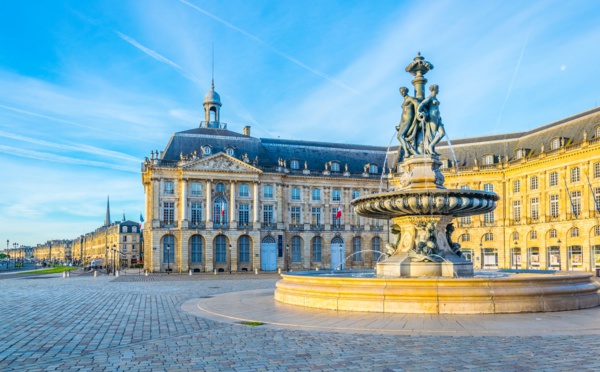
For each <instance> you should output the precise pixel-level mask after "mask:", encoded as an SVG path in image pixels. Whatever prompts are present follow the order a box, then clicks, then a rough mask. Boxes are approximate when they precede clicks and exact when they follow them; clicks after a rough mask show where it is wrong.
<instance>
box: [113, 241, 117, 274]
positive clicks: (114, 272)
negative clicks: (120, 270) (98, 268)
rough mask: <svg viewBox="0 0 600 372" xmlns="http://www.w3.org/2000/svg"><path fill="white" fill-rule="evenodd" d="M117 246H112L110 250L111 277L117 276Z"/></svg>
mask: <svg viewBox="0 0 600 372" xmlns="http://www.w3.org/2000/svg"><path fill="white" fill-rule="evenodd" d="M116 247H117V246H116V245H114V244H113V247H112V250H113V263H112V264H113V275H117V263H116V262H115V255H116V252H117V248H116Z"/></svg>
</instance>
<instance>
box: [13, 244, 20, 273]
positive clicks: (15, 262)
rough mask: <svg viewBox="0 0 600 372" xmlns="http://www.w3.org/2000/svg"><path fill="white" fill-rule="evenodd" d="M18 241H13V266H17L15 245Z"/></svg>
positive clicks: (16, 245)
mask: <svg viewBox="0 0 600 372" xmlns="http://www.w3.org/2000/svg"><path fill="white" fill-rule="evenodd" d="M18 246H19V243H13V267H14V268H15V269H16V268H17V247H18Z"/></svg>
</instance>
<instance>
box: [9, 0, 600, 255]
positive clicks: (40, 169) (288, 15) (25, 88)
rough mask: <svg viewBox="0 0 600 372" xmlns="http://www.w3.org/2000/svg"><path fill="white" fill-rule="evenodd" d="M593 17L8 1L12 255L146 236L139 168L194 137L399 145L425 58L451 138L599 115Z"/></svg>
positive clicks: (499, 8) (191, 1) (546, 3)
mask: <svg viewBox="0 0 600 372" xmlns="http://www.w3.org/2000/svg"><path fill="white" fill-rule="evenodd" d="M599 45H600V6H598V2H597V1H595V0H590V1H578V0H574V1H570V2H565V1H552V0H542V1H505V0H504V1H479V2H475V1H466V0H462V1H427V2H424V1H384V0H378V1H369V0H363V1H360V0H354V1H352V0H339V1H334V0H304V1H281V0H279V1H275V0H269V1H267V0H253V1H246V0H240V1H237V0H235V1H229V0H220V1H212V0H209V1H201V0H130V1H121V0H102V1H100V0H97V1H77V0H72V1H69V0H61V1H58V0H47V1H33V2H30V1H27V2H26V1H21V0H4V1H1V2H0V248H5V246H4V244H5V242H6V240H8V241H9V245H10V246H11V247H12V244H14V243H18V244H24V245H33V246H35V245H36V244H38V243H43V242H45V241H47V240H49V239H74V238H76V237H77V236H79V235H81V234H83V233H86V232H90V231H92V230H94V229H96V228H97V227H100V226H101V225H102V224H103V222H104V217H105V210H106V199H107V197H108V196H110V204H111V217H112V220H121V218H122V215H123V214H125V216H126V218H127V219H131V220H134V221H138V220H139V217H140V212H141V211H143V210H144V207H143V206H144V189H143V186H142V183H141V174H140V169H141V162H142V161H143V159H144V157H146V156H149V154H150V151H152V150H163V149H164V148H165V146H166V144H167V142H168V140H169V138H170V136H171V134H172V133H174V132H178V131H183V130H188V129H192V128H195V127H197V126H198V125H199V123H200V121H201V120H203V118H204V111H203V107H202V101H203V97H204V94H205V93H206V92H207V91H208V90H210V84H211V78H212V76H213V68H212V57H213V52H212V50H213V47H214V82H215V90H216V91H217V92H218V93H219V94H220V96H221V101H222V103H223V106H222V108H221V122H225V123H227V125H228V129H230V130H233V131H237V132H241V131H242V128H243V127H244V126H246V125H250V126H251V127H252V136H254V137H261V138H282V139H295V140H316V141H327V142H339V143H352V144H366V145H378V146H388V145H390V144H392V145H394V146H396V145H397V143H396V142H395V141H396V140H394V139H393V138H395V130H394V127H395V126H396V124H397V123H398V121H399V119H400V115H401V106H400V105H401V103H402V98H401V96H400V94H399V92H398V88H399V87H401V86H407V87H410V88H411V92H412V85H411V83H410V82H411V80H412V76H411V75H409V74H408V73H406V72H405V71H404V69H405V67H406V66H407V65H408V64H409V63H410V62H411V61H412V59H413V58H414V57H415V56H416V54H417V52H421V54H422V55H423V56H424V57H425V59H426V60H427V61H429V62H430V63H432V64H433V65H434V69H433V70H432V71H430V72H429V74H428V75H427V79H428V80H429V84H438V85H439V87H440V92H439V95H438V97H439V99H440V102H441V107H440V110H441V113H442V117H443V119H444V124H445V128H446V132H447V134H448V136H449V138H450V140H452V139H456V138H464V137H473V136H482V135H490V134H499V133H508V132H520V131H524V130H528V129H531V128H535V127H538V126H541V125H544V124H548V123H550V122H553V121H557V120H560V119H562V118H565V117H568V116H571V115H575V114H577V113H580V112H582V111H585V110H589V109H592V108H594V107H596V106H597V105H598V103H599V102H600V93H599V89H598V87H599V86H600V71H599V70H600V63H599V61H600V47H599Z"/></svg>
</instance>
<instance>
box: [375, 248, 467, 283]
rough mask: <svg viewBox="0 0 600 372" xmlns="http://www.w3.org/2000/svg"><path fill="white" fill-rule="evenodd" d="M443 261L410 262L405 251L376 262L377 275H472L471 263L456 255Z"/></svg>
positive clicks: (448, 276)
mask: <svg viewBox="0 0 600 372" xmlns="http://www.w3.org/2000/svg"><path fill="white" fill-rule="evenodd" d="M446 260H447V261H444V262H412V261H411V259H410V257H408V254H407V253H399V254H396V255H394V256H392V257H390V258H388V259H387V260H385V261H384V262H380V263H378V264H377V267H376V273H377V276H382V277H399V276H402V277H413V278H415V277H445V278H453V277H454V278H455V277H472V276H473V263H472V262H471V261H468V260H465V259H464V258H462V257H458V256H456V255H452V256H448V257H446Z"/></svg>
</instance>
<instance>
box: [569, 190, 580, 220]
mask: <svg viewBox="0 0 600 372" xmlns="http://www.w3.org/2000/svg"><path fill="white" fill-rule="evenodd" d="M571 203H572V205H571V209H572V211H571V212H572V213H573V214H574V215H575V216H579V215H580V214H581V191H571Z"/></svg>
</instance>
